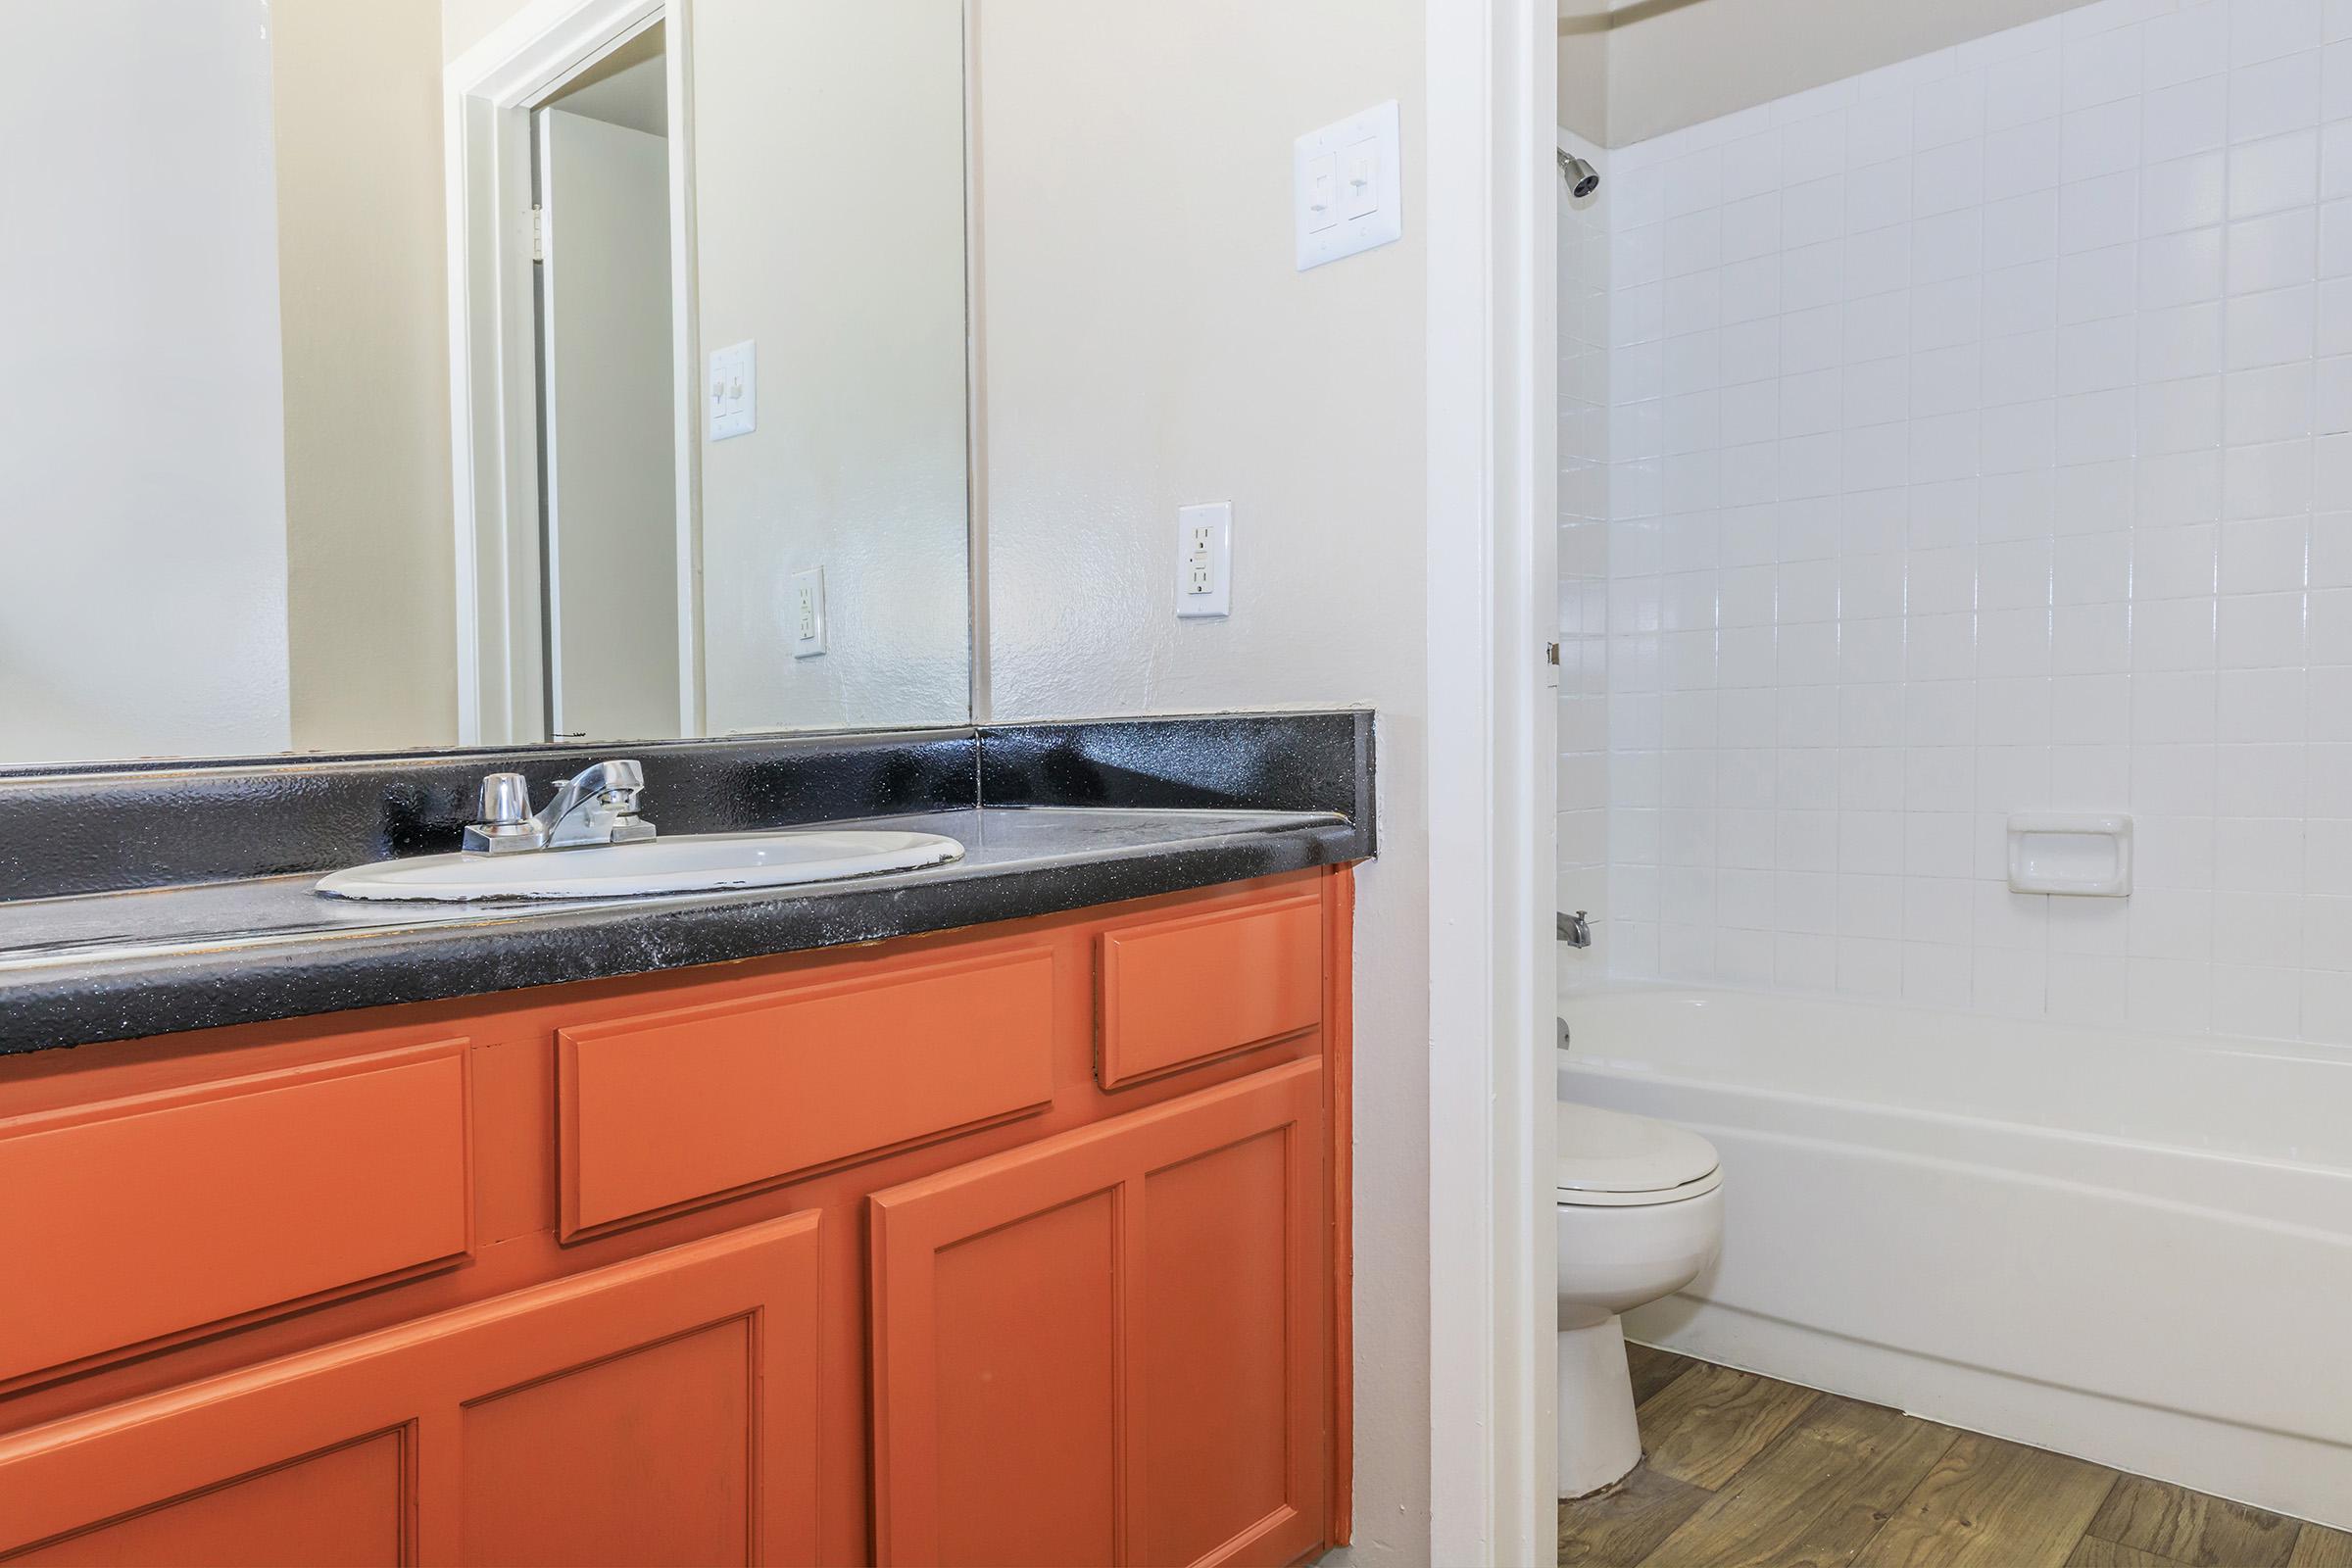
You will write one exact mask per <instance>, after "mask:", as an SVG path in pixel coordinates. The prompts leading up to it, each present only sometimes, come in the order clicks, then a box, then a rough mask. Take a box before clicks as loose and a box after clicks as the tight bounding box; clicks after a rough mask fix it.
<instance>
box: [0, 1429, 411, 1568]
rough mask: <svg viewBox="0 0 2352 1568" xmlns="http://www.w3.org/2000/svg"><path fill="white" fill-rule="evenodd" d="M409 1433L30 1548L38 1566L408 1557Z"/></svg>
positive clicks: (30, 1559)
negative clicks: (406, 1440)
mask: <svg viewBox="0 0 2352 1568" xmlns="http://www.w3.org/2000/svg"><path fill="white" fill-rule="evenodd" d="M403 1438H404V1434H402V1433H399V1432H384V1433H378V1434H377V1435H376V1436H374V1437H372V1438H362V1439H360V1440H359V1441H358V1442H356V1443H347V1444H344V1445H343V1446H340V1447H337V1448H330V1449H328V1450H327V1451H326V1452H324V1453H316V1454H312V1455H310V1456H309V1457H307V1458H301V1459H296V1460H294V1461H293V1462H292V1463H290V1464H281V1465H275V1466H272V1467H271V1468H270V1469H267V1470H263V1471H260V1472H259V1473H257V1474H254V1475H248V1476H240V1477H237V1478H235V1479H233V1480H231V1481H229V1482H227V1483H226V1484H225V1485H222V1486H219V1487H215V1488H212V1489H210V1490H208V1491H205V1492H200V1493H197V1494H195V1495H192V1496H185V1497H177V1498H173V1499H172V1500H171V1501H169V1502H167V1503H165V1504H164V1505H163V1506H162V1507H159V1508H151V1509H148V1510H146V1511H144V1512H140V1513H134V1514H131V1515H130V1516H129V1517H127V1518H123V1519H118V1520H116V1521H115V1522H113V1523H111V1524H103V1525H100V1526H98V1527H97V1528H96V1529H94V1530H85V1531H83V1532H82V1533H81V1534H79V1535H74V1536H69V1537H67V1538H66V1539H65V1540H63V1541H54V1542H52V1543H51V1544H48V1545H46V1546H35V1547H33V1548H32V1549H31V1550H30V1551H26V1552H22V1553H15V1552H12V1553H9V1554H7V1555H6V1556H5V1557H0V1561H5V1562H7V1563H10V1564H12V1565H14V1564H19V1563H25V1564H32V1563H37V1564H39V1565H41V1568H83V1565H87V1568H209V1565H211V1564H215V1563H220V1564H231V1563H233V1564H237V1565H240V1568H247V1565H250V1568H367V1565H369V1564H374V1563H398V1562H405V1561H407V1560H408V1557H407V1555H406V1553H405V1551H404V1549H403V1545H402V1543H403V1539H404V1535H405V1532H404V1530H403V1528H402V1526H403V1523H404V1521H403V1519H402V1512H403V1508H404V1499H405V1497H406V1495H407V1492H408V1486H407V1483H406V1477H405V1463H404V1460H405V1451H404V1449H405V1445H404V1443H403Z"/></svg>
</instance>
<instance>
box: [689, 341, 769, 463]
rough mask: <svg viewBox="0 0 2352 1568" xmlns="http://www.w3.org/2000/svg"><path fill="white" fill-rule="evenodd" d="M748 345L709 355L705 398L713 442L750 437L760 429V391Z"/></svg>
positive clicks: (733, 345) (750, 346) (725, 349)
mask: <svg viewBox="0 0 2352 1568" xmlns="http://www.w3.org/2000/svg"><path fill="white" fill-rule="evenodd" d="M755 368H756V366H755V364H754V361H753V357H752V345H751V344H749V343H735V344H730V345H729V346H727V347H726V348H723V349H712V350H711V373H710V375H709V376H708V377H706V380H707V382H708V384H707V385H706V386H705V387H704V389H703V391H704V396H705V397H706V398H707V399H708V407H709V409H710V411H711V440H713V441H724V440H726V439H727V437H729V436H733V435H750V434H751V433H752V432H753V431H754V430H756V429H758V428H759V427H760V388H759V382H758V377H757V376H756V375H755V374H754V373H753V372H754V370H755Z"/></svg>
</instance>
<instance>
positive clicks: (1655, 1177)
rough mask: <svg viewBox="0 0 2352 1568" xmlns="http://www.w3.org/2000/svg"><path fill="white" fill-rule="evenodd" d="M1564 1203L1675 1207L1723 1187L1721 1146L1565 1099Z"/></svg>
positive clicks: (1560, 1187) (1561, 1149)
mask: <svg viewBox="0 0 2352 1568" xmlns="http://www.w3.org/2000/svg"><path fill="white" fill-rule="evenodd" d="M1558 1108H1559V1133H1560V1146H1559V1172H1558V1177H1559V1180H1558V1193H1557V1199H1558V1201H1559V1202H1562V1203H1568V1204H1574V1205H1576V1206H1578V1207H1595V1208H1630V1207H1638V1206H1646V1205H1649V1204H1653V1203H1675V1202H1680V1201H1683V1200H1685V1199H1690V1198H1697V1197H1699V1196H1701V1195H1702V1194H1705V1193H1711V1192H1713V1191H1714V1190H1715V1189H1716V1188H1718V1187H1720V1186H1722V1185H1723V1170H1722V1165H1721V1161H1720V1160H1719V1159H1718V1158H1717V1157H1716V1153H1715V1146H1714V1145H1713V1144H1710V1143H1708V1142H1707V1141H1706V1140H1705V1139H1704V1138H1701V1137H1699V1136H1698V1134H1696V1133H1693V1132H1689V1131H1686V1130H1685V1129H1683V1128H1681V1127H1674V1126H1669V1125H1668V1124H1667V1123H1665V1122H1662V1121H1652V1120H1650V1119H1649V1118H1648V1117H1647V1116H1629V1115H1627V1114H1625V1113H1624V1112H1623V1111H1616V1110H1602V1109H1600V1108H1599V1107H1598V1106H1596V1105H1580V1104H1576V1103H1573V1102H1570V1101H1561V1102H1559V1107H1558Z"/></svg>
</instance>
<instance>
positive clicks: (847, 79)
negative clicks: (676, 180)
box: [693, 0, 971, 733]
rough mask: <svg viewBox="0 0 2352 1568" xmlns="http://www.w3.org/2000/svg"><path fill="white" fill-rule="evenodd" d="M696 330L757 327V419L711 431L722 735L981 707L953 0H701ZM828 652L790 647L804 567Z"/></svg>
mask: <svg viewBox="0 0 2352 1568" xmlns="http://www.w3.org/2000/svg"><path fill="white" fill-rule="evenodd" d="M693 18H694V25H693V38H694V62H693V70H694V97H695V123H694V131H693V137H694V173H695V181H696V194H695V200H696V213H697V217H696V245H697V249H698V252H699V262H698V267H699V274H700V275H699V282H698V287H699V306H700V313H699V314H700V332H701V337H702V345H703V351H704V353H705V355H706V356H707V355H708V353H709V351H710V350H711V349H713V348H720V347H724V346H725V345H727V344H730V343H736V342H740V341H743V340H744V339H747V338H748V339H752V340H754V341H755V342H756V343H757V344H758V356H759V358H758V368H759V372H760V375H759V392H760V408H759V428H758V429H757V430H755V431H754V432H753V433H752V434H750V435H746V436H737V437H734V438H732V439H729V440H726V441H710V440H707V439H706V441H705V442H704V445H703V525H702V560H703V580H702V604H703V658H704V669H705V692H706V713H707V719H708V728H709V729H710V730H711V732H712V733H724V732H727V731H730V730H738V729H753V728H759V729H775V728H812V727H813V728H839V727H841V726H843V725H850V724H875V723H955V722H957V721H959V720H961V719H962V718H963V717H964V716H965V714H966V713H967V712H968V711H969V704H970V684H969V683H970V668H969V657H970V648H971V644H970V635H969V630H968V621H969V601H968V597H967V595H968V592H969V590H968V586H967V584H966V580H965V562H966V554H965V551H966V543H965V541H966V529H965V512H964V491H965V448H964V430H965V393H966V370H965V354H964V320H965V317H964V125H963V119H964V116H963V24H962V11H961V6H960V5H959V4H958V0H897V3H894V4H889V5H875V4H872V3H870V0H794V3H793V4H791V5H776V4H774V3H773V0H698V3H697V4H696V5H695V7H694V10H693ZM820 565H821V566H822V567H823V568H824V570H825V595H826V606H827V618H828V621H829V628H828V630H829V644H830V651H829V652H828V653H826V654H825V655H824V656H823V657H821V658H814V659H805V660H796V659H794V658H793V657H792V654H791V647H790V637H791V606H792V602H793V601H792V574H793V573H794V572H796V571H799V570H802V569H804V568H806V567H809V566H820Z"/></svg>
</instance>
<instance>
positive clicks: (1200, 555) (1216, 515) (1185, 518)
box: [1176, 501, 1233, 620]
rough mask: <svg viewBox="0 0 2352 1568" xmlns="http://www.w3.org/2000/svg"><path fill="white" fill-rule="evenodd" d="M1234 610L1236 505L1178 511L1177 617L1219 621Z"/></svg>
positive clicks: (1227, 503)
mask: <svg viewBox="0 0 2352 1568" xmlns="http://www.w3.org/2000/svg"><path fill="white" fill-rule="evenodd" d="M1232 610H1233V503H1232V502H1230V501H1212V502H1206V503H1203V504H1202V505H1201V506H1197V507H1178V508H1177V509H1176V616H1177V618H1178V619H1179V620H1216V619H1220V618H1222V617H1223V616H1225V615H1227V614H1229V613H1232Z"/></svg>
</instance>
